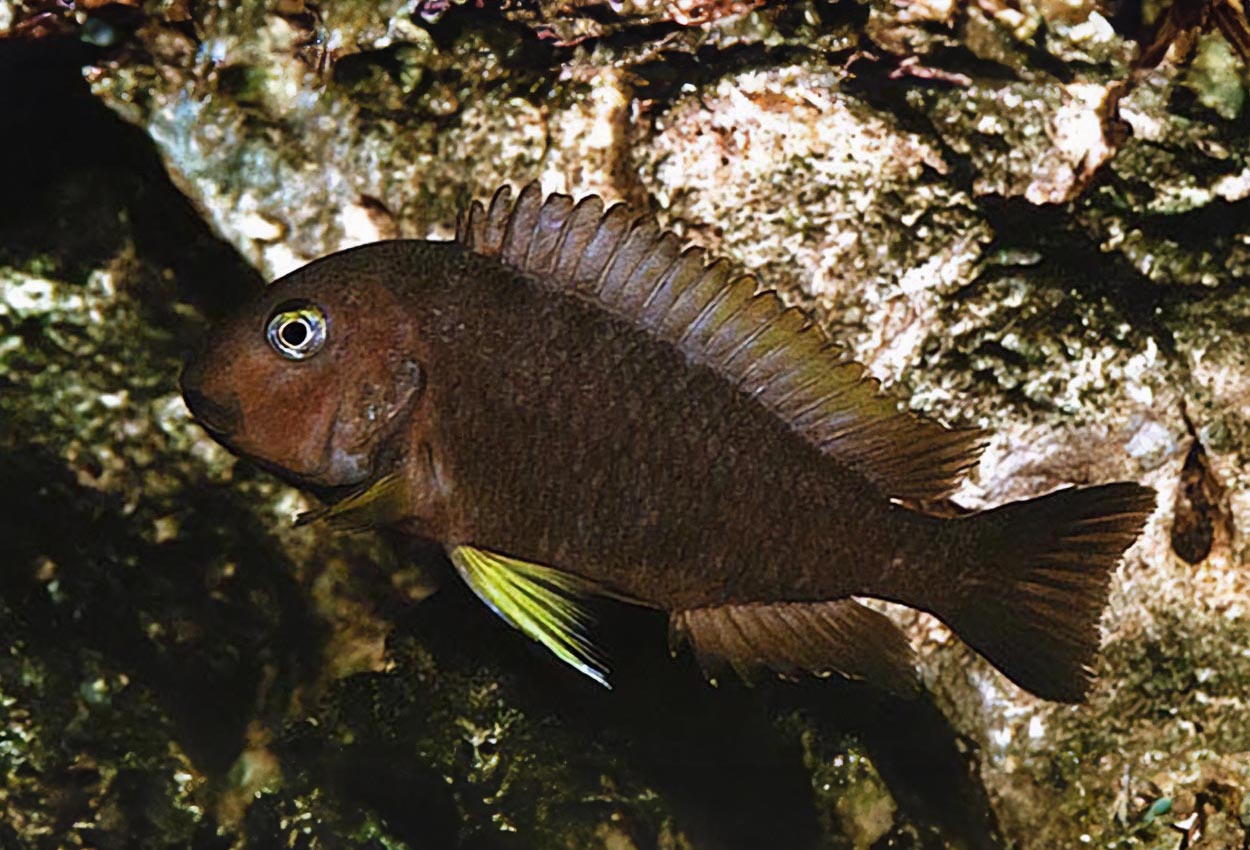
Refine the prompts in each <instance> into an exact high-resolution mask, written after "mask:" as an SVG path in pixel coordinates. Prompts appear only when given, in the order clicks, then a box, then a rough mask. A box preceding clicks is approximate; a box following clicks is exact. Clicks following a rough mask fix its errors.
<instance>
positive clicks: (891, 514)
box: [180, 183, 1155, 702]
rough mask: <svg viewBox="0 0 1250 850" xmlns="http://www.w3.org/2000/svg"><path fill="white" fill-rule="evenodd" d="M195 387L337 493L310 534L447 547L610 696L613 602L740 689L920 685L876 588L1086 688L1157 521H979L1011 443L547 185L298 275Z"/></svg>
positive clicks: (1054, 496)
mask: <svg viewBox="0 0 1250 850" xmlns="http://www.w3.org/2000/svg"><path fill="white" fill-rule="evenodd" d="M180 383H181V389H182V395H183V398H184V400H185V402H186V405H187V407H188V409H189V410H190V412H191V415H192V416H193V418H194V420H195V421H196V422H198V423H199V424H200V425H201V426H202V427H203V428H204V429H205V430H206V431H207V433H208V434H209V435H210V436H211V437H213V438H214V439H216V440H217V441H218V442H220V443H221V444H222V445H224V446H225V447H226V448H227V449H229V450H230V451H232V452H234V453H235V454H237V455H240V456H243V457H246V458H248V459H250V460H252V461H253V462H255V463H256V464H257V465H258V466H260V467H261V468H262V469H265V470H268V471H270V472H272V473H274V474H275V475H277V476H278V477H279V478H281V479H282V480H284V481H285V482H287V483H289V484H292V485H294V486H296V487H300V488H302V489H304V490H305V491H307V492H309V493H310V494H312V495H313V496H314V497H316V498H317V499H318V500H319V501H320V503H321V504H322V507H321V508H319V509H317V510H315V511H312V512H310V513H309V514H307V515H305V516H303V517H301V519H300V522H309V521H321V522H325V523H328V524H330V525H331V526H333V527H335V528H339V529H344V530H348V531H362V530H369V529H378V528H388V529H392V530H395V531H398V532H401V533H403V534H407V535H411V536H414V537H416V538H420V539H421V540H423V541H426V542H428V543H433V544H436V545H438V546H441V547H443V549H444V550H445V551H446V553H447V555H448V558H449V560H450V562H451V564H452V565H453V566H454V568H455V571H456V572H457V573H458V574H459V576H460V577H461V578H462V579H463V581H464V582H465V583H467V584H468V586H469V587H470V588H471V589H472V590H473V592H474V593H475V594H476V595H477V596H478V597H479V598H480V599H481V600H482V601H483V602H484V603H485V604H486V606H488V607H489V608H490V609H491V610H493V611H494V612H495V613H496V614H498V615H499V616H500V617H502V618H503V619H504V620H506V621H507V622H508V623H509V624H511V625H512V626H514V627H515V628H516V629H518V630H519V631H521V632H523V633H524V634H525V635H527V636H528V637H530V638H532V639H533V640H535V641H537V642H539V643H540V644H542V645H543V646H545V647H546V648H547V649H548V650H550V652H551V653H552V654H553V655H554V656H555V657H556V658H558V659H560V660H561V661H563V662H565V663H567V664H569V665H571V666H572V667H574V668H575V669H577V670H579V671H581V672H582V673H585V674H586V675H587V676H589V677H590V678H592V679H594V680H595V681H597V682H600V683H601V684H604V685H609V684H610V678H609V676H610V670H609V666H608V660H607V659H606V658H605V657H604V655H603V653H602V652H601V651H600V650H599V649H598V648H597V647H596V644H595V638H594V624H593V619H592V615H591V613H590V610H591V609H590V605H589V601H590V600H591V599H592V598H593V597H608V598H613V599H618V600H624V601H625V602H628V603H632V604H636V605H642V606H646V607H649V608H653V609H659V610H661V611H664V612H667V614H668V617H669V635H668V640H669V642H670V646H671V647H672V649H673V651H674V653H675V654H676V653H677V651H678V650H680V649H681V648H683V647H685V646H687V645H688V646H689V647H690V649H691V650H692V653H693V655H694V658H695V660H696V662H697V664H698V666H699V667H700V668H701V670H702V672H703V673H704V674H705V676H706V677H707V678H708V679H710V680H712V681H713V682H715V681H717V680H718V677H720V676H722V675H726V674H728V673H730V672H732V673H733V674H736V675H738V676H739V677H741V678H742V679H744V680H746V681H747V682H755V681H758V680H759V679H760V678H761V677H763V676H770V675H775V676H777V677H780V678H783V679H797V678H802V677H806V676H818V677H828V676H834V675H838V676H842V677H845V678H847V679H852V680H867V681H868V682H869V683H871V684H872V685H874V686H877V687H879V688H882V689H886V690H890V691H894V692H898V693H915V692H916V691H917V688H918V687H919V685H918V674H917V671H916V660H915V655H914V650H913V648H912V646H911V644H910V642H909V640H908V639H907V637H906V636H905V634H904V633H903V632H902V631H901V630H900V628H899V627H898V626H897V625H896V624H895V622H894V621H893V620H891V619H890V618H889V617H888V616H887V615H886V614H884V613H882V612H881V611H880V610H877V609H876V608H874V607H872V606H871V605H866V604H864V600H865V599H879V600H885V601H888V602H893V603H900V604H902V605H905V606H909V607H911V608H914V609H917V610H920V611H925V612H929V613H931V614H933V615H934V616H936V617H937V618H938V619H939V620H941V621H942V622H944V623H946V624H947V625H948V626H949V627H950V628H951V630H952V631H953V632H954V633H955V634H956V635H957V636H958V637H959V638H960V639H962V640H963V641H964V642H965V643H966V644H967V645H968V646H970V647H971V648H972V649H973V650H975V651H976V652H978V653H979V654H980V655H982V656H983V657H984V658H985V659H987V660H988V661H989V663H990V664H991V665H993V666H994V667H995V668H997V669H998V670H999V671H1000V672H1001V673H1003V674H1004V675H1005V676H1006V677H1007V678H1008V679H1009V680H1011V681H1012V682H1014V683H1015V684H1017V685H1019V686H1020V687H1022V688H1024V689H1025V690H1027V691H1030V692H1032V693H1033V694H1035V695H1037V696H1039V697H1042V698H1044V699H1048V700H1054V701H1060V702H1080V701H1082V700H1083V699H1085V698H1086V696H1087V694H1088V693H1089V690H1090V688H1091V686H1092V682H1093V672H1092V669H1093V664H1094V662H1095V661H1096V658H1097V653H1098V651H1099V642H1100V632H1099V628H1100V618H1101V616H1102V612H1103V609H1104V607H1105V605H1106V602H1107V598H1108V592H1109V590H1108V589H1109V585H1110V582H1111V578H1112V573H1113V570H1114V569H1115V568H1116V566H1117V564H1118V563H1119V561H1120V559H1121V556H1122V555H1123V553H1124V552H1125V550H1126V549H1127V548H1128V547H1129V546H1130V545H1131V544H1132V543H1133V542H1134V541H1135V540H1136V539H1137V537H1138V536H1139V534H1140V532H1141V531H1142V529H1143V527H1144V524H1145V522H1146V521H1147V519H1148V517H1149V516H1150V514H1151V512H1152V511H1153V510H1154V507H1155V493H1154V491H1153V490H1152V489H1151V488H1149V487H1146V486H1143V485H1141V484H1138V483H1134V482H1113V483H1107V484H1101V485H1096V486H1069V487H1065V488H1063V489H1059V490H1056V491H1054V492H1051V493H1048V494H1045V495H1041V496H1038V497H1036V498H1031V499H1027V500H1023V501H1017V502H1012V503H1009V504H1006V505H1002V506H999V507H995V508H991V509H988V510H984V511H980V512H971V511H966V510H962V511H956V510H952V509H951V506H952V505H953V504H954V503H953V502H952V501H951V499H950V497H951V495H952V493H953V492H954V491H955V490H956V488H957V487H958V486H959V485H960V482H961V480H962V479H963V478H964V477H965V476H966V475H967V474H968V473H969V472H970V470H972V468H973V467H975V466H976V464H977V463H978V462H979V456H980V453H981V451H982V449H983V448H984V446H985V444H986V440H987V436H986V433H985V432H984V431H982V430H980V429H978V428H973V427H961V428H952V427H947V426H945V425H943V424H942V423H939V422H937V421H935V420H932V419H928V418H925V417H923V416H921V415H919V414H917V413H914V412H912V411H909V410H908V409H906V407H905V406H904V405H903V404H902V403H901V401H900V400H899V399H897V398H894V397H892V396H891V395H890V394H888V393H887V392H885V391H884V390H883V388H882V386H881V384H880V382H879V381H878V380H877V379H875V378H874V377H872V376H871V375H870V374H869V373H868V371H867V369H866V367H865V366H863V365H862V364H860V363H858V362H856V361H855V360H854V359H852V358H851V357H850V356H849V355H848V354H847V352H846V350H845V348H844V347H843V346H841V345H839V344H838V343H836V342H834V341H833V340H832V339H830V337H829V336H828V335H827V333H826V332H825V331H824V330H823V329H822V327H821V326H820V323H819V322H818V321H817V320H816V319H815V318H814V317H813V316H811V315H809V314H808V313H807V312H806V311H804V310H803V309H801V308H798V307H794V306H787V305H786V304H785V303H784V302H783V300H782V299H781V297H780V296H779V295H778V293H777V292H776V291H774V290H771V289H768V288H766V287H765V286H763V285H762V284H760V283H759V282H758V281H757V279H756V277H755V276H753V275H752V274H749V273H747V272H744V271H742V270H740V269H738V268H736V267H735V266H734V265H733V264H732V263H731V262H729V261H727V260H725V259H722V258H715V257H713V256H711V254H710V253H709V252H708V251H707V250H705V249H704V248H701V247H699V246H694V245H686V244H685V243H684V242H683V240H682V239H680V238H679V237H678V236H677V235H675V234H674V233H672V232H671V231H668V230H665V229H663V228H661V227H660V225H659V224H658V223H657V222H656V220H655V219H654V218H653V217H652V216H650V215H647V214H643V213H638V212H635V211H634V210H632V209H631V208H630V207H628V206H626V205H624V204H613V205H610V206H609V205H608V204H607V203H605V201H604V200H603V199H602V198H601V197H599V196H597V195H588V196H586V197H583V198H581V199H579V200H576V201H575V200H574V199H573V198H572V197H571V196H569V195H566V194H560V193H555V194H547V195H545V194H544V193H543V191H542V190H541V188H540V187H539V186H538V185H537V184H533V183H531V184H529V185H527V186H526V187H524V188H523V189H522V190H521V191H520V192H519V193H518V194H516V195H515V196H514V195H513V193H512V191H511V189H510V188H509V187H503V188H501V189H500V190H499V191H498V192H497V193H495V195H494V196H493V198H491V199H490V201H489V202H488V203H485V204H484V203H482V202H480V201H474V202H473V203H472V204H471V205H469V207H468V208H467V209H466V210H465V211H464V212H463V213H462V214H461V215H460V216H459V218H458V220H457V227H456V235H455V238H454V239H451V240H444V241H435V240H411V239H401V240H388V241H382V242H375V243H372V244H368V245H363V246H359V247H354V248H350V249H347V250H343V251H340V252H337V253H334V254H331V255H329V256H326V257H324V258H321V259H319V260H316V261H314V262H311V263H309V264H308V265H306V266H304V267H302V268H300V269H298V270H296V271H294V272H291V273H290V274H287V275H286V276H284V277H282V278H281V279H279V280H277V281H276V282H274V283H272V284H271V285H269V286H268V287H267V288H266V290H265V291H264V292H263V293H260V294H259V295H258V296H257V297H256V298H255V300H253V301H252V302H251V303H248V304H245V305H243V306H242V307H241V308H240V310H239V311H238V313H237V314H236V315H234V316H233V317H232V318H230V319H228V320H226V321H224V322H223V323H221V324H220V325H219V326H217V327H216V328H214V329H213V330H211V331H210V333H209V334H208V337H207V339H206V341H205V343H204V345H203V347H202V348H201V349H200V350H199V352H198V353H197V354H196V355H194V356H193V357H192V358H191V359H190V360H189V362H188V363H187V365H186V366H185V368H184V370H183V372H182V375H181V379H180ZM659 639H660V638H659V637H658V636H657V640H659Z"/></svg>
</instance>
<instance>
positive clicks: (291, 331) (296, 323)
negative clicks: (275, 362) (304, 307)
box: [278, 319, 308, 348]
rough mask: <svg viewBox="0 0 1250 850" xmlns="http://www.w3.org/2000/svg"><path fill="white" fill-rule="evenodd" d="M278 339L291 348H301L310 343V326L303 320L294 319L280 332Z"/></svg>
mask: <svg viewBox="0 0 1250 850" xmlns="http://www.w3.org/2000/svg"><path fill="white" fill-rule="evenodd" d="M278 337H279V338H280V339H281V340H282V341H283V342H284V343H285V344H286V345H288V346H290V347H291V348H299V347H300V346H301V345H303V344H304V343H305V342H307V341H308V325H307V324H306V323H305V322H304V320H303V319H292V320H291V321H289V322H287V323H286V324H284V325H283V326H282V328H281V329H280V330H279V331H278Z"/></svg>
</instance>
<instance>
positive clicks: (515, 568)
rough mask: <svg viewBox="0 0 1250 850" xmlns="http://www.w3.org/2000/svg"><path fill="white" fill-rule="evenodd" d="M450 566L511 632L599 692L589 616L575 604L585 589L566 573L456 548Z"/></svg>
mask: <svg viewBox="0 0 1250 850" xmlns="http://www.w3.org/2000/svg"><path fill="white" fill-rule="evenodd" d="M449 554H450V556H451V562H452V563H453V564H455V566H456V570H457V571H459V573H460V575H461V577H462V578H463V579H464V580H465V582H466V583H468V585H469V587H471V588H472V589H473V592H474V593H476V594H477V596H478V598H479V599H481V600H482V601H483V602H485V603H486V604H487V605H488V606H489V607H490V609H491V610H492V611H494V612H495V613H496V614H498V615H499V616H500V617H502V618H503V619H504V620H505V621H506V622H507V623H508V624H509V625H511V626H512V627H513V628H515V629H518V630H520V631H522V632H524V633H525V634H526V635H528V636H529V637H530V638H531V639H533V640H536V641H538V642H539V643H541V644H542V645H543V646H545V647H547V649H549V650H551V652H552V653H553V654H554V655H555V656H556V658H559V659H560V660H561V661H563V662H564V663H565V664H568V665H569V666H570V667H572V668H574V669H575V670H579V671H581V672H582V673H585V674H586V675H587V676H589V677H590V678H592V679H594V680H595V681H596V682H598V683H599V684H601V685H603V686H604V687H605V688H611V687H612V686H611V685H609V684H608V679H607V676H608V668H607V666H606V665H605V664H604V662H603V660H602V658H601V657H600V655H599V653H598V650H596V649H595V646H594V645H593V644H592V643H591V641H590V638H589V637H588V636H587V634H586V627H587V625H588V624H589V623H590V622H591V619H592V618H591V616H590V615H589V614H588V613H587V612H586V610H585V609H584V608H583V607H582V606H581V605H580V604H579V600H578V598H579V597H582V596H585V595H586V594H587V592H588V591H589V586H588V585H587V584H586V583H585V582H583V581H581V580H580V579H577V578H574V577H573V576H571V575H569V574H568V573H564V572H561V571H560V570H556V569H553V568H551V567H544V566H540V565H539V564H531V563H529V562H528V561H520V560H517V559H516V558H509V557H508V556H506V555H499V554H496V553H494V552H487V551H484V550H482V549H475V548H473V547H472V546H457V547H455V548H453V549H452V550H451V551H450V553H449Z"/></svg>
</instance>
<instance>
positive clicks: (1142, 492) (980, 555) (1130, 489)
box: [937, 483, 1155, 702]
mask: <svg viewBox="0 0 1250 850" xmlns="http://www.w3.org/2000/svg"><path fill="white" fill-rule="evenodd" d="M1154 507H1155V492H1154V490H1151V489H1150V488H1148V487H1142V486H1141V485H1138V484H1131V483H1119V484H1106V485H1103V486H1099V487H1088V488H1069V489H1066V490H1059V491H1057V492H1054V493H1050V494H1048V495H1046V496H1042V497H1041V498H1038V499H1030V500H1028V501H1024V502H1016V503H1014V504H1010V505H1004V506H1003V507H1001V508H995V509H993V510H990V511H985V512H984V513H981V514H977V515H974V516H971V517H967V518H965V519H961V520H956V521H954V522H955V523H956V524H957V525H960V526H963V525H964V524H965V523H966V524H967V526H966V527H963V528H960V529H958V531H957V533H959V534H960V537H961V538H962V539H963V540H964V541H965V543H966V544H968V545H967V546H964V547H960V548H962V549H963V552H964V557H965V558H967V559H968V561H967V562H965V563H963V564H961V565H957V566H958V567H960V568H961V569H960V572H961V573H962V576H961V579H962V580H961V581H960V582H959V584H958V586H957V587H954V588H952V591H953V596H952V598H951V599H950V600H949V605H947V606H942V607H943V608H944V609H945V610H941V611H938V612H937V613H938V614H939V616H941V617H942V618H943V619H944V620H946V621H947V623H948V624H949V625H950V626H951V627H952V628H953V629H954V630H955V632H956V634H958V635H959V637H960V638H962V639H963V640H964V642H966V643H967V644H969V645H970V646H971V647H972V648H973V649H975V650H976V651H977V652H979V653H981V654H982V655H984V656H985V657H986V658H987V659H988V660H989V661H990V662H991V663H992V664H993V665H994V666H995V667H997V668H998V669H999V670H1001V671H1002V672H1003V673H1004V674H1005V675H1006V676H1007V678H1009V679H1011V680H1012V681H1013V682H1015V683H1016V684H1018V685H1020V686H1021V687H1022V688H1025V689H1026V690H1029V691H1032V692H1033V693H1035V694H1037V695H1038V696H1040V697H1044V698H1046V699H1051V700H1056V701H1059V702H1080V701H1081V700H1083V699H1084V697H1085V694H1086V692H1087V691H1088V690H1089V687H1090V683H1091V680H1092V675H1093V674H1092V671H1091V669H1090V665H1091V664H1092V663H1093V661H1094V658H1095V656H1096V655H1097V653H1098V644H1099V638H1100V635H1099V628H1098V626H1099V620H1100V618H1101V616H1102V611H1103V608H1104V607H1105V606H1106V604H1107V592H1108V586H1109V585H1110V582H1111V571H1112V570H1113V569H1114V568H1115V566H1116V564H1117V563H1118V562H1119V560H1120V556H1121V555H1122V554H1123V553H1124V550H1125V549H1127V548H1128V547H1129V546H1130V545H1132V543H1133V541H1134V540H1136V539H1137V536H1138V534H1139V533H1140V532H1141V529H1142V526H1143V525H1144V524H1145V522H1146V518H1147V517H1148V516H1149V515H1150V513H1151V512H1152V511H1153V510H1154ZM969 552H970V553H971V554H969Z"/></svg>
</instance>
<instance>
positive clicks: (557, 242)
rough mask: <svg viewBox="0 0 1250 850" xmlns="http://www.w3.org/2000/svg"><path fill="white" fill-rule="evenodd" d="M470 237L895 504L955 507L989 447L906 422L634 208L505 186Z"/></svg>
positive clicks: (764, 302)
mask: <svg viewBox="0 0 1250 850" xmlns="http://www.w3.org/2000/svg"><path fill="white" fill-rule="evenodd" d="M456 230H457V237H456V238H457V240H458V241H460V242H461V243H462V244H463V245H464V246H465V247H467V248H469V249H470V250H472V251H475V252H477V253H479V254H483V255H486V256H495V257H499V258H501V259H502V260H503V262H505V263H507V264H508V265H509V266H511V267H513V268H515V269H517V270H518V271H520V272H522V273H525V274H528V275H532V276H534V277H537V278H539V279H541V280H543V281H545V282H548V283H555V284H558V285H561V286H566V287H569V288H571V289H574V290H576V291H578V292H581V293H583V294H584V295H586V296H589V297H590V298H592V299H593V300H594V301H596V302H597V303H599V304H601V305H602V306H603V307H605V308H606V309H608V310H611V311H612V312H614V313H616V314H617V315H619V316H621V317H622V318H626V319H628V320H629V321H631V322H633V323H634V324H637V325H641V326H642V327H645V328H647V329H648V330H649V331H651V332H652V333H654V334H655V335H657V336H658V337H660V338H662V339H665V340H667V341H669V342H671V343H673V344H674V345H677V346H679V347H680V348H681V350H682V351H683V352H685V354H686V356H687V357H690V358H691V359H692V360H694V361H696V362H699V363H701V364H703V365H705V366H707V367H709V368H712V369H714V370H716V371H717V372H718V373H719V374H721V375H723V376H724V377H725V378H727V379H728V380H730V381H733V382H734V383H735V384H736V385H737V387H738V388H739V389H740V390H741V391H743V392H745V393H748V394H750V395H751V396H753V397H755V398H756V399H758V400H759V402H760V403H761V404H764V405H765V406H766V407H768V408H769V409H770V410H771V411H772V412H773V413H774V414H776V415H777V416H778V417H780V418H781V419H783V420H784V421H786V422H787V423H789V424H790V426H791V427H792V428H793V429H794V430H795V431H797V432H798V433H800V434H802V435H803V437H804V438H806V439H807V440H808V441H809V442H811V443H812V444H814V445H816V446H818V447H819V448H820V449H821V450H822V451H824V452H825V453H826V454H828V455H830V456H832V457H835V458H837V459H838V460H839V461H840V462H842V463H844V464H846V465H847V466H849V467H851V468H853V469H855V470H857V471H858V472H859V473H860V474H862V475H863V476H865V477H866V478H868V479H869V480H870V481H872V482H873V483H874V484H875V485H876V486H877V487H878V488H879V489H880V490H881V492H882V493H884V494H885V495H887V496H892V497H895V498H898V499H914V500H922V501H927V500H934V499H940V498H943V497H945V496H947V495H949V493H950V492H951V491H952V490H953V489H954V488H955V486H956V484H957V483H958V480H959V477H960V476H961V475H962V473H964V472H965V471H966V470H967V469H969V468H970V467H972V466H973V465H974V464H975V463H976V461H977V457H978V455H979V454H980V451H981V449H982V448H983V446H984V438H983V435H982V433H981V432H980V431H978V430H975V429H950V428H946V427H944V426H943V425H941V424H940V423H937V422H934V421H931V420H927V419H923V418H921V417H919V416H917V415H915V414H913V413H910V412H908V411H905V410H901V409H900V407H899V404H898V402H897V401H896V400H895V399H893V398H890V397H889V396H886V395H884V394H883V393H882V392H881V388H880V382H879V381H877V380H876V379H875V378H873V377H871V376H869V375H868V374H867V371H866V370H865V368H864V367H863V366H862V365H860V364H859V363H856V362H854V361H850V360H847V359H845V358H844V357H843V356H842V354H841V350H840V349H839V347H838V346H836V345H834V344H833V343H832V342H830V340H829V338H828V337H827V336H826V335H825V333H824V332H823V331H822V330H821V329H820V328H819V327H818V326H817V325H816V324H815V323H814V322H813V321H812V320H811V319H810V318H809V317H808V316H807V314H806V313H804V312H803V311H801V310H799V309H798V308H795V307H786V306H785V305H784V304H783V303H782V301H781V299H780V298H778V297H777V294H776V293H775V292H774V291H772V290H765V291H761V289H760V287H759V285H758V284H757V282H756V280H755V278H754V277H752V276H751V275H747V274H741V273H739V272H737V271H736V270H735V269H734V268H733V267H732V265H731V264H730V263H729V262H728V261H726V260H723V259H712V258H710V257H709V256H708V254H707V252H706V251H705V250H704V249H702V248H697V247H688V248H685V249H684V250H683V248H682V242H681V240H680V239H679V238H678V237H677V236H676V235H675V234H673V233H671V232H669V231H663V230H661V229H660V227H659V226H658V225H657V224H656V223H655V221H654V220H653V219H652V218H651V217H649V216H640V215H637V214H635V213H631V212H630V211H629V210H628V209H627V208H626V207H624V206H623V205H620V204H617V205H614V206H612V207H609V208H606V209H605V207H604V203H603V201H602V199H600V198H598V197H597V196H593V195H592V196H589V197H586V198H583V199H582V200H580V201H578V202H577V203H576V204H575V203H574V202H573V199H572V198H570V197H569V196H568V195H559V194H553V195H549V196H547V197H546V199H544V198H543V195H542V190H541V189H540V188H539V186H538V184H537V183H530V184H529V185H528V186H526V187H525V188H524V189H523V190H522V191H521V194H520V195H519V196H518V197H517V199H516V201H515V202H512V192H511V190H510V189H509V188H508V187H507V186H505V187H503V188H501V189H499V191H497V192H496V193H495V195H494V197H493V198H492V199H491V202H490V205H489V207H484V206H483V205H482V204H481V203H480V202H477V201H475V202H474V203H473V204H472V205H471V206H470V207H469V209H468V210H467V211H466V213H465V214H464V215H462V216H461V218H460V221H459V224H458V227H457V229H456Z"/></svg>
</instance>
